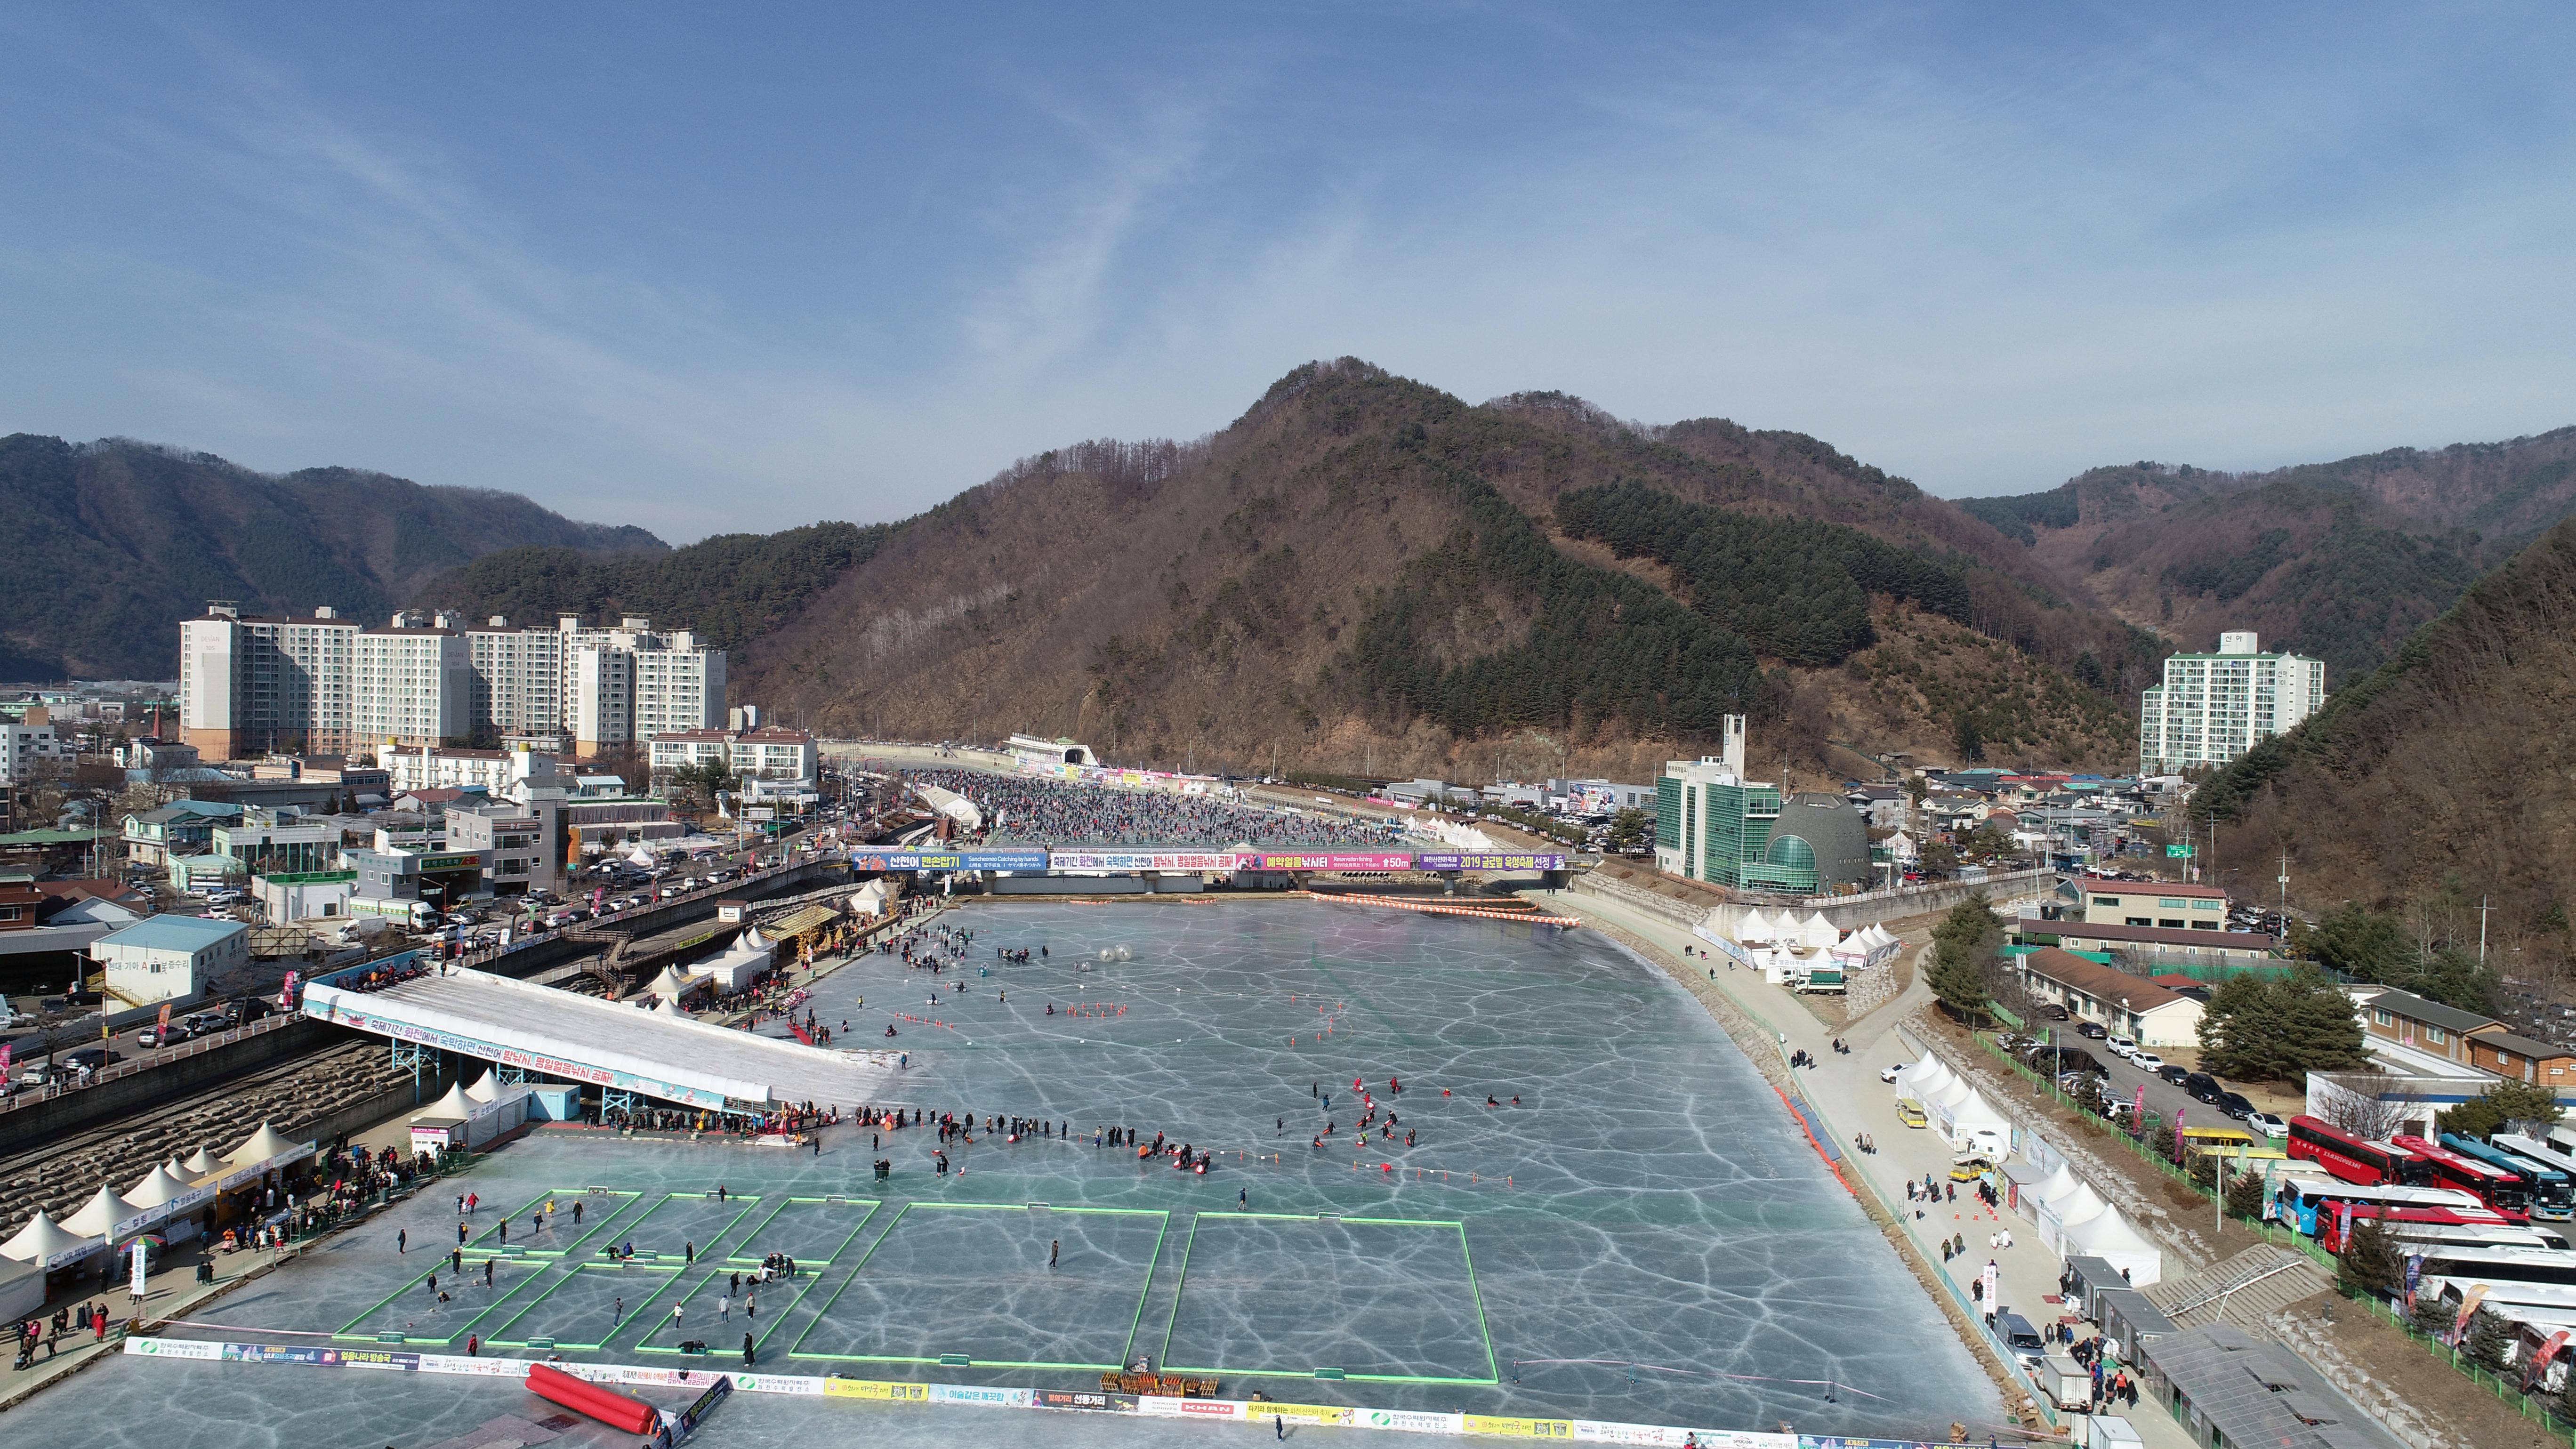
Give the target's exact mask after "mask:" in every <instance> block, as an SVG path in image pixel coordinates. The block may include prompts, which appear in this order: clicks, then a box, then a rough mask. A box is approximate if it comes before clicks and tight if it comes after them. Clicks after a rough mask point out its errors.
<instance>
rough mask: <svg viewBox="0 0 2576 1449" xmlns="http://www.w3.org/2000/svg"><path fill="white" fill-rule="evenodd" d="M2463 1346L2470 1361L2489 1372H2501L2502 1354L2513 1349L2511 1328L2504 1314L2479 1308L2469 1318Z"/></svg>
mask: <svg viewBox="0 0 2576 1449" xmlns="http://www.w3.org/2000/svg"><path fill="white" fill-rule="evenodd" d="M2464 1348H2465V1350H2466V1356H2467V1358H2468V1360H2469V1362H2470V1363H2473V1364H2475V1365H2477V1366H2478V1367H2479V1368H2482V1369H2485V1370H2486V1371H2487V1372H2488V1373H2491V1374H2500V1373H2503V1372H2504V1356H2505V1355H2506V1354H2508V1353H2511V1352H2512V1351H2513V1329H2512V1328H2511V1327H2509V1326H2507V1324H2506V1323H2505V1321H2504V1315H2502V1314H2499V1313H2490V1312H2488V1311H2487V1310H2486V1309H2483V1308H2481V1309H2479V1310H2478V1311H2477V1312H2476V1313H2475V1314H2474V1315H2472V1316H2471V1317H2470V1319H2469V1333H2468V1337H2467V1339H2466V1340H2465V1341H2464Z"/></svg>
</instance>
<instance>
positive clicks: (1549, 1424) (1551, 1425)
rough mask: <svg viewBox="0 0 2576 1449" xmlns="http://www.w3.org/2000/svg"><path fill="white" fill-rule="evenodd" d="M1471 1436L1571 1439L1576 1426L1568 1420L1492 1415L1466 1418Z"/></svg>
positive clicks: (1471, 1415)
mask: <svg viewBox="0 0 2576 1449" xmlns="http://www.w3.org/2000/svg"><path fill="white" fill-rule="evenodd" d="M1466 1419H1467V1425H1466V1429H1467V1432H1468V1433H1470V1434H1500V1435H1503V1436H1504V1437H1506V1438H1511V1439H1571V1438H1573V1437H1574V1424H1573V1422H1572V1421H1571V1420H1567V1419H1512V1418H1499V1417H1496V1416H1495V1415H1492V1414H1469V1415H1467V1416H1466Z"/></svg>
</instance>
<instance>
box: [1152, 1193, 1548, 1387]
mask: <svg viewBox="0 0 2576 1449" xmlns="http://www.w3.org/2000/svg"><path fill="white" fill-rule="evenodd" d="M1207 1218H1231V1219H1235V1220H1238V1221H1243V1220H1256V1219H1257V1220H1267V1221H1271V1222H1291V1223H1322V1222H1325V1221H1327V1219H1326V1217H1325V1216H1324V1215H1322V1214H1318V1213H1229V1212H1214V1213H1200V1214H1198V1216H1197V1217H1196V1218H1193V1219H1192V1220H1191V1222H1190V1236H1189V1242H1188V1243H1187V1244H1186V1245H1185V1246H1184V1247H1183V1248H1182V1249H1181V1276H1180V1279H1179V1281H1177V1282H1175V1283H1174V1284H1173V1285H1172V1315H1171V1317H1170V1318H1169V1319H1167V1320H1165V1321H1164V1324H1163V1353H1162V1371H1163V1372H1164V1373H1170V1374H1215V1375H1217V1376H1219V1377H1225V1376H1232V1377H1235V1378H1247V1379H1311V1378H1313V1377H1314V1376H1315V1369H1312V1368H1309V1369H1242V1368H1222V1367H1218V1366H1215V1365H1208V1364H1176V1363H1173V1362H1172V1361H1171V1357H1172V1335H1173V1334H1174V1333H1175V1332H1177V1331H1178V1329H1179V1327H1180V1321H1181V1299H1182V1296H1183V1294H1185V1293H1186V1292H1187V1291H1188V1290H1189V1276H1190V1251H1191V1249H1192V1248H1195V1247H1196V1246H1197V1245H1198V1236H1199V1222H1200V1221H1202V1220H1204V1219H1207ZM1329 1220H1330V1221H1333V1222H1342V1223H1367V1224H1370V1225H1371V1226H1375V1227H1400V1228H1455V1229H1457V1230H1458V1258H1459V1261H1460V1262H1462V1263H1464V1264H1465V1265H1466V1268H1467V1292H1468V1295H1469V1296H1470V1298H1472V1299H1473V1301H1474V1302H1475V1305H1476V1335H1477V1337H1479V1338H1481V1339H1483V1340H1484V1344H1485V1372H1486V1374H1487V1375H1488V1376H1487V1377H1485V1378H1481V1379H1471V1378H1456V1377H1451V1376H1449V1375H1444V1374H1363V1373H1350V1372H1347V1371H1346V1372H1344V1374H1343V1375H1342V1377H1343V1378H1344V1379H1347V1380H1349V1381H1350V1382H1352V1383H1364V1384H1458V1385H1465V1386H1472V1387H1481V1388H1492V1387H1495V1386H1498V1385H1499V1384H1501V1382H1502V1371H1501V1369H1500V1368H1499V1367H1497V1365H1496V1362H1495V1359H1494V1331H1493V1328H1492V1326H1491V1325H1490V1324H1488V1323H1487V1322H1486V1321H1485V1294H1484V1290H1483V1289H1482V1288H1480V1287H1478V1286H1477V1284H1476V1260H1475V1257H1474V1256H1473V1255H1472V1254H1470V1253H1469V1252H1468V1251H1467V1225H1466V1223H1464V1222H1462V1221H1460V1220H1458V1219H1456V1218H1353V1217H1342V1216H1339V1215H1335V1216H1333V1217H1332V1218H1330V1219H1329ZM1326 1367H1330V1365H1326V1364H1318V1365H1316V1368H1326Z"/></svg>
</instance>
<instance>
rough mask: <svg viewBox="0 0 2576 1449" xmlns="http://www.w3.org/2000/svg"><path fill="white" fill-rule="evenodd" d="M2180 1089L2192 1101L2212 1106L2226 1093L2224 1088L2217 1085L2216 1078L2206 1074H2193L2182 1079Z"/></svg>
mask: <svg viewBox="0 0 2576 1449" xmlns="http://www.w3.org/2000/svg"><path fill="white" fill-rule="evenodd" d="M2182 1089H2183V1091H2184V1092H2185V1093H2186V1094H2188V1095H2189V1096H2190V1097H2191V1099H2192V1100H2193V1101H2195V1102H2208V1103H2212V1104H2215V1103H2216V1102H2217V1101H2218V1099H2219V1098H2220V1097H2221V1096H2223V1095H2225V1094H2226V1091H2227V1089H2226V1088H2225V1087H2222V1086H2220V1085H2218V1079H2217V1078H2216V1077H2213V1076H2211V1075H2210V1074H2209V1073H2207V1072H2193V1073H2192V1074H2191V1075H2189V1076H2187V1077H2185V1078H2183V1079H2182Z"/></svg>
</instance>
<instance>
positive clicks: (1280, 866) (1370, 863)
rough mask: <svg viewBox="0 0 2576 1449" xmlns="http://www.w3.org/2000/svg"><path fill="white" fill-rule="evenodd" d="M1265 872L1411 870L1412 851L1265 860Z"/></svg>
mask: <svg viewBox="0 0 2576 1449" xmlns="http://www.w3.org/2000/svg"><path fill="white" fill-rule="evenodd" d="M1261 868H1262V869H1263V870H1411V869H1413V855H1412V852H1410V851H1402V850H1395V851H1347V850H1336V851H1321V850H1319V851H1315V852H1313V853H1311V854H1305V855H1272V854H1269V853H1266V852H1265V853H1264V854H1263V855H1262V857H1261Z"/></svg>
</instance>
